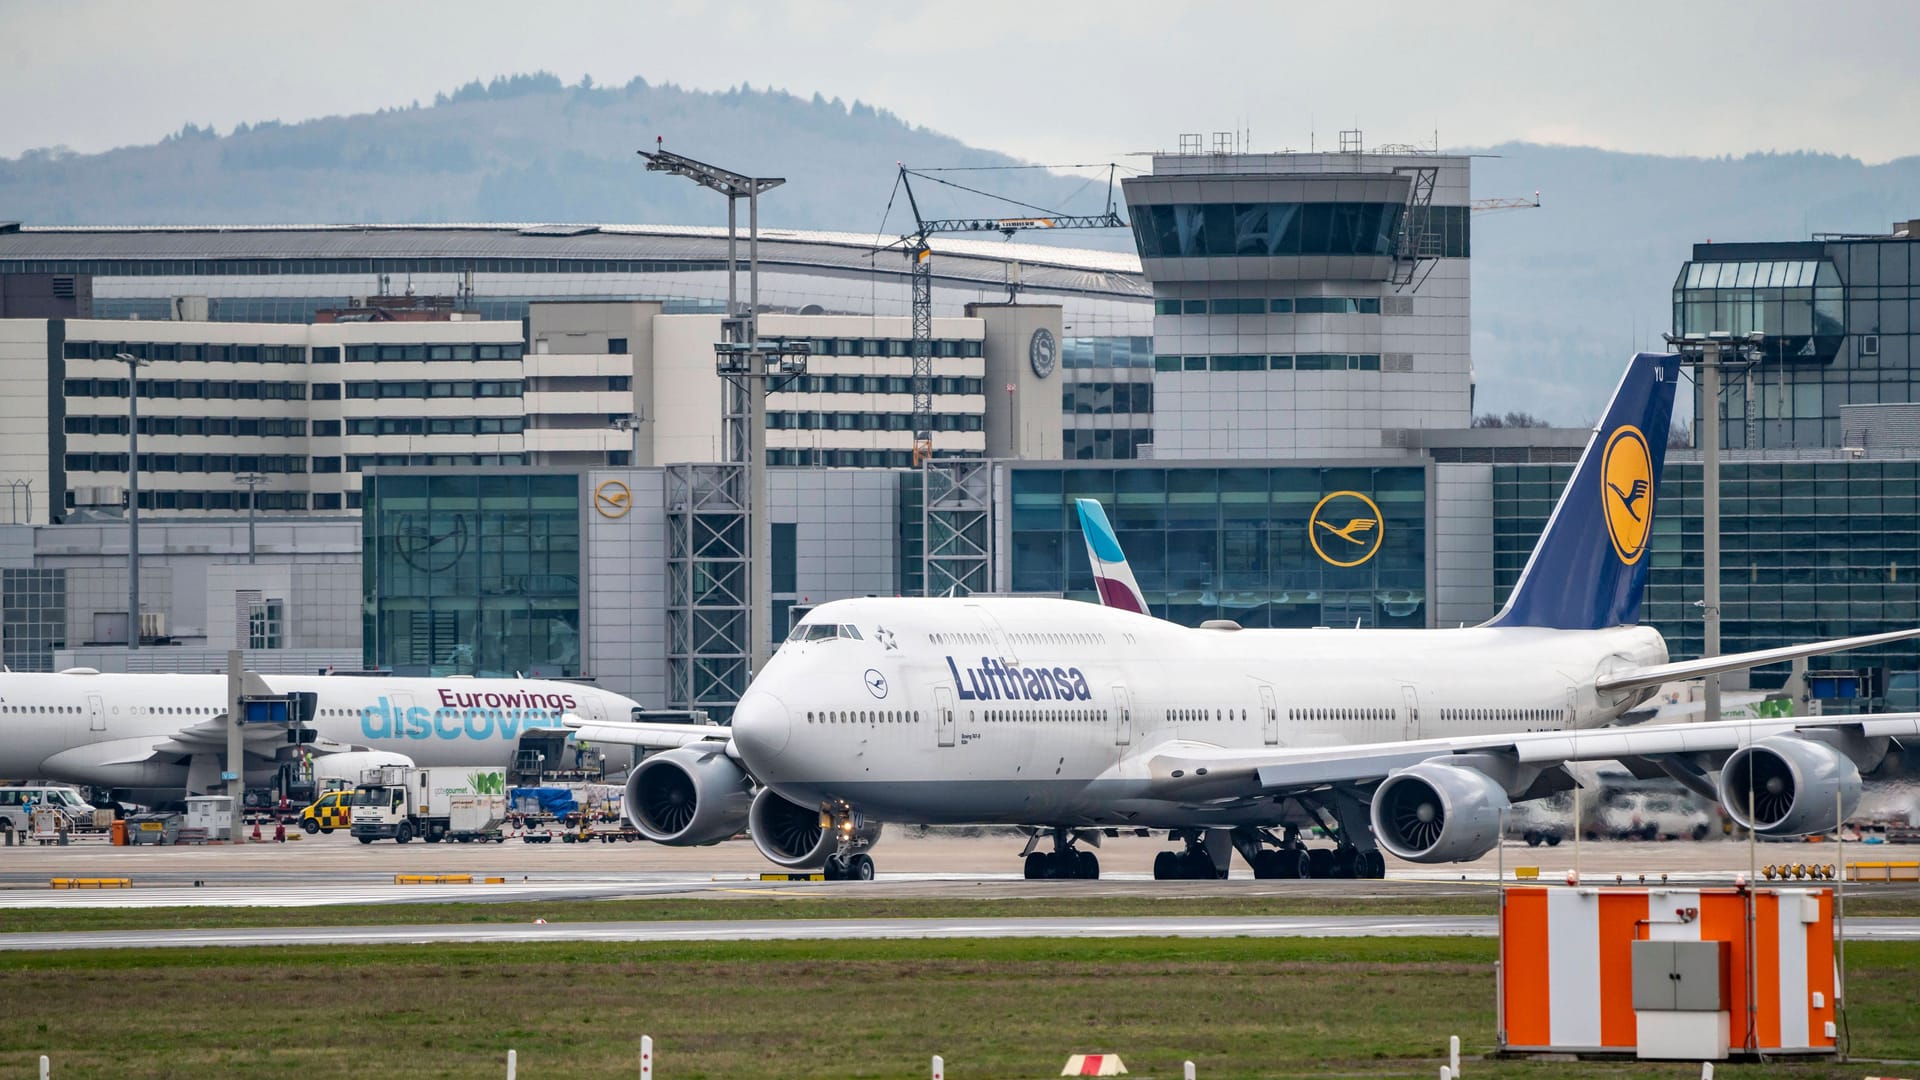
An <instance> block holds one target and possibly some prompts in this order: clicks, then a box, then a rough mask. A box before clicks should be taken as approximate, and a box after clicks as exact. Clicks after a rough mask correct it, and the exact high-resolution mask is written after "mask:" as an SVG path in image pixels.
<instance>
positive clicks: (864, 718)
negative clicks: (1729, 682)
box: [807, 709, 920, 724]
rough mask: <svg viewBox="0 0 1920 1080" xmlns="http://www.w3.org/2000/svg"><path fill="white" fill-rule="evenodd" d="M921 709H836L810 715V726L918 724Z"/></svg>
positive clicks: (808, 715) (808, 716)
mask: <svg viewBox="0 0 1920 1080" xmlns="http://www.w3.org/2000/svg"><path fill="white" fill-rule="evenodd" d="M919 722H920V710H919V709H911V710H909V709H834V710H831V711H828V712H820V713H812V712H810V713H808V714H807V723H809V724H917V723H919Z"/></svg>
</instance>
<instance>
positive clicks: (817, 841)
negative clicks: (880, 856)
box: [747, 788, 880, 870]
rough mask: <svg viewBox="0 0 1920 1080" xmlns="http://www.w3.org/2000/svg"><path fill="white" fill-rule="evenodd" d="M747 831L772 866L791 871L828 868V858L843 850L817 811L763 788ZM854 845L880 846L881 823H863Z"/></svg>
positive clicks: (748, 816) (756, 798)
mask: <svg viewBox="0 0 1920 1080" xmlns="http://www.w3.org/2000/svg"><path fill="white" fill-rule="evenodd" d="M747 831H748V832H750V833H752V834H753V846H754V847H756V848H759V849H760V854H761V855H764V856H765V857H766V859H767V861H768V862H770V863H773V864H774V865H776V866H784V867H786V868H787V869H789V870H813V869H816V868H818V867H821V866H825V865H826V862H827V856H829V855H831V854H833V853H834V851H835V850H836V849H837V848H838V847H839V843H838V840H837V838H836V837H835V836H834V835H833V831H832V830H831V829H826V828H822V827H821V825H820V811H819V810H818V809H817V808H814V807H807V806H801V805H800V804H799V803H796V802H792V801H790V800H787V799H783V798H781V797H780V796H779V795H776V794H774V792H773V789H772V788H761V789H760V794H758V795H755V796H754V797H753V809H752V811H751V812H750V813H749V814H748V815H747ZM854 842H855V844H857V845H858V846H859V847H861V848H870V847H872V846H873V845H875V844H877V843H879V842H880V823H879V822H877V821H863V822H861V823H860V824H859V825H858V826H856V827H855V834H854Z"/></svg>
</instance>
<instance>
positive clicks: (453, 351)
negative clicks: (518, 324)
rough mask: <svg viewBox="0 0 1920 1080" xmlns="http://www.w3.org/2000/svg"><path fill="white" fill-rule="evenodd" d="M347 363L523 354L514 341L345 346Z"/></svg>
mask: <svg viewBox="0 0 1920 1080" xmlns="http://www.w3.org/2000/svg"><path fill="white" fill-rule="evenodd" d="M346 349H347V360H348V362H350V363H360V364H364V363H394V362H400V363H405V362H409V361H412V362H420V361H431V360H518V359H520V357H521V354H522V353H523V352H524V351H525V348H524V346H522V345H521V343H520V342H518V341H509V342H501V343H495V344H476V343H473V342H463V343H460V344H452V345H431V344H428V345H348V346H347V347H346Z"/></svg>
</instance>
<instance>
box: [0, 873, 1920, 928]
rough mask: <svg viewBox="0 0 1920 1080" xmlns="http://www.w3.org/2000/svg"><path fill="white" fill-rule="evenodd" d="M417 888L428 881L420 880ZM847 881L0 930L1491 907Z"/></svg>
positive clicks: (203, 910) (1411, 899)
mask: <svg viewBox="0 0 1920 1080" xmlns="http://www.w3.org/2000/svg"><path fill="white" fill-rule="evenodd" d="M423 888H430V887H428V886H423ZM858 888H859V886H857V885H855V886H848V887H846V888H845V889H844V890H841V891H838V892H837V893H836V894H835V895H832V896H824V897H823V896H820V895H818V894H816V893H800V892H788V893H784V894H780V895H776V896H771V897H769V896H766V895H756V896H751V897H740V898H738V899H727V900H706V899H661V900H558V901H552V902H546V901H542V902H537V903H509V904H474V903H445V904H436V903H422V904H340V905H330V906H325V907H301V908H274V907H238V908H226V907H197V908H97V909H95V908H75V909H71V910H65V909H60V908H13V909H9V910H7V911H4V912H0V933H6V932H15V933H24V932H58V931H69V930H148V929H155V928H174V929H222V928H226V927H235V926H252V927H258V926H391V925H396V924H401V923H520V922H532V921H533V920H534V919H536V918H540V919H546V920H547V921H548V922H647V921H656V920H673V919H853V918H860V919H975V918H1030V919H1031V918H1048V917H1056V918H1072V917H1096V918H1097V917H1115V918H1118V917H1126V916H1141V915H1164V916H1168V917H1173V916H1180V915H1197V916H1229V917H1246V916H1258V915H1492V914H1494V904H1495V899H1494V895H1493V892H1492V890H1491V889H1489V890H1488V891H1487V892H1486V893H1485V894H1484V895H1464V896H1463V895H1459V894H1452V895H1439V896H1422V895H1420V894H1419V893H1416V892H1411V891H1409V892H1406V893H1404V894H1401V895H1397V896H1384V897H1324V896H1298V897H1287V896H1283V897H1246V898H1236V897H1232V896H1211V897H1198V896H1196V897H1177V896H1168V897H1151V896H1109V897H1072V896H1063V897H1059V898H1047V899H1017V900H969V899H926V900H920V899H886V898H869V897H864V896H861V895H859V893H858V891H857V890H858ZM1847 914H1848V915H1850V916H1894V915H1907V916H1920V897H1886V898H1876V897H1873V896H1871V895H1867V896H1860V895H1856V894H1849V895H1848V897H1847Z"/></svg>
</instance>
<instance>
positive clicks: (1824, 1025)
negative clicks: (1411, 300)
mask: <svg viewBox="0 0 1920 1080" xmlns="http://www.w3.org/2000/svg"><path fill="white" fill-rule="evenodd" d="M1497 977H1498V982H1499V998H1498V1018H1497V1023H1498V1025H1499V1034H1498V1042H1499V1045H1500V1048H1501V1049H1502V1050H1503V1051H1518V1052H1532V1051H1544V1052H1560V1053H1565V1052H1574V1053H1615V1054H1623V1055H1624V1054H1633V1055H1635V1056H1637V1057H1642V1058H1673V1059H1685V1060H1693V1061H1699V1060H1702V1059H1713V1058H1725V1057H1728V1056H1730V1055H1742V1056H1751V1055H1754V1054H1760V1053H1765V1054H1830V1053H1833V1052H1834V1049H1835V1046H1834V1037H1835V1034H1836V1032H1835V1027H1836V1023H1837V1020H1838V1014H1837V1013H1836V1011H1835V1000H1834V989H1835V986H1834V979H1835V973H1834V953H1833V892H1832V890H1830V889H1755V890H1747V889H1736V888H1719V889H1695V890H1688V889H1646V888H1606V889H1599V888H1578V887H1567V888H1539V887H1530V886H1529V887H1516V888H1510V889H1507V890H1505V891H1504V892H1503V893H1502V901H1501V910H1500V963H1499V966H1498V975H1497Z"/></svg>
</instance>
